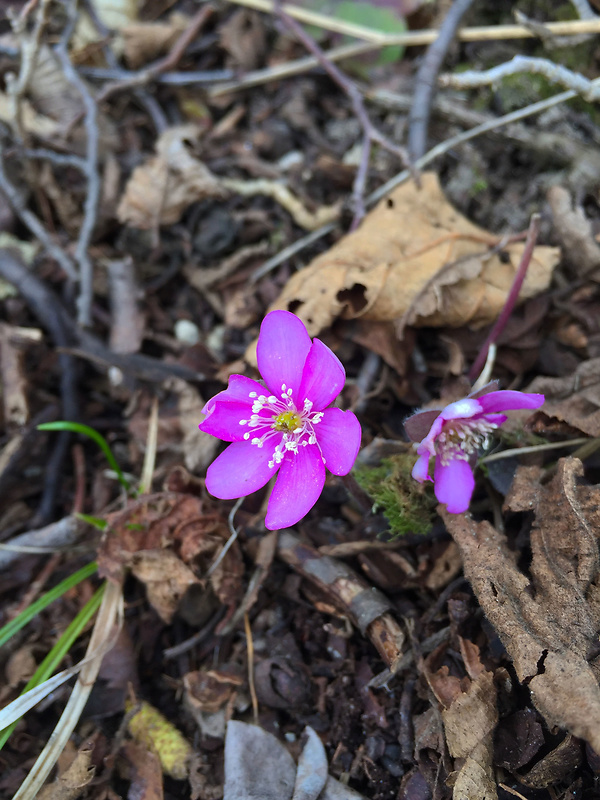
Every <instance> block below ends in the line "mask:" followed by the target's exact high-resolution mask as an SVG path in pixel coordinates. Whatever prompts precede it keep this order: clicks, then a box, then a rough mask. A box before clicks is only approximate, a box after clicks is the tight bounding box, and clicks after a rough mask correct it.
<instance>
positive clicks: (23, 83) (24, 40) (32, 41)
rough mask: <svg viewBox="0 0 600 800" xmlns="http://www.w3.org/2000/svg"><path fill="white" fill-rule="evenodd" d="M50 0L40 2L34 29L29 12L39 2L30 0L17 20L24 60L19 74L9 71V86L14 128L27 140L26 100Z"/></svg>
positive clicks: (21, 53)
mask: <svg viewBox="0 0 600 800" xmlns="http://www.w3.org/2000/svg"><path fill="white" fill-rule="evenodd" d="M49 7H50V0H41V2H40V3H39V4H37V9H36V11H37V13H36V15H35V20H34V23H33V27H32V30H31V32H29V31H28V26H29V15H30V13H31V12H32V11H33V10H34V8H35V4H31V3H27V4H26V6H25V7H24V8H23V9H22V11H21V13H20V14H19V15H18V16H17V17H15V19H14V21H13V31H14V34H15V36H16V37H17V38H18V39H19V40H20V43H21V52H20V56H21V63H20V66H19V74H18V76H16V77H15V76H14V75H12V74H11V73H7V74H6V77H5V80H6V88H7V93H8V96H9V98H10V100H11V104H12V113H13V119H14V126H13V127H14V130H15V134H16V137H17V139H18V140H20V141H21V142H23V141H24V140H25V129H24V125H23V104H22V102H21V101H22V99H23V97H24V95H25V93H26V91H27V88H28V86H29V83H30V81H31V78H32V76H33V73H34V70H35V66H36V63H37V57H38V53H39V50H40V45H41V42H42V34H43V33H44V29H45V27H46V22H47V18H48V9H49Z"/></svg>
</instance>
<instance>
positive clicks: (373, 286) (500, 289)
mask: <svg viewBox="0 0 600 800" xmlns="http://www.w3.org/2000/svg"><path fill="white" fill-rule="evenodd" d="M422 182H423V188H422V189H421V190H419V189H417V188H416V186H415V185H414V184H413V183H406V184H404V185H403V186H401V187H400V188H398V189H396V191H395V192H393V193H392V194H391V195H390V196H389V197H388V198H387V199H385V200H383V201H382V202H381V203H380V204H379V205H378V206H377V207H376V208H375V210H374V211H372V212H371V213H370V214H369V215H368V216H367V217H366V218H365V220H364V221H363V223H362V225H361V226H360V228H359V229H358V230H356V231H354V232H353V233H350V234H348V235H347V236H345V237H344V238H343V239H342V240H341V241H339V242H338V243H337V244H335V245H334V246H333V247H332V248H331V249H330V250H329V251H327V252H326V253H323V254H322V255H320V256H318V257H317V258H316V259H314V260H313V261H312V262H311V263H310V264H309V265H308V266H307V267H306V268H305V269H302V270H300V271H299V272H297V273H296V274H294V275H293V276H292V277H291V278H290V280H289V281H288V283H287V284H286V286H285V287H284V289H283V292H282V293H281V295H280V297H279V298H278V300H277V301H276V303H275V304H274V305H273V306H272V307H271V309H274V308H283V309H287V310H289V311H293V312H294V313H295V314H297V315H298V316H299V317H300V318H301V319H302V321H303V322H304V323H305V325H306V327H307V328H308V332H309V333H310V335H311V336H316V335H317V334H318V333H319V332H320V331H321V330H323V329H324V328H328V327H329V326H330V325H331V324H332V322H333V321H334V320H335V319H337V318H338V317H342V318H344V319H354V318H356V317H362V318H363V319H369V320H377V321H380V322H381V321H391V320H395V321H397V322H399V323H400V324H401V326H402V327H403V326H404V325H407V324H409V325H415V326H445V325H448V326H454V327H459V326H461V325H471V326H481V325H485V324H487V323H490V322H492V321H493V320H494V319H495V318H496V317H497V316H498V314H499V313H500V310H501V309H502V307H503V305H504V302H505V300H506V297H507V294H508V291H509V289H510V286H511V284H512V282H513V279H514V276H515V271H516V269H517V267H518V264H519V261H520V259H521V254H522V252H523V247H524V245H523V243H513V244H510V245H507V247H506V248H504V249H503V251H502V254H500V253H496V252H494V251H493V250H492V247H493V246H496V245H497V244H498V242H499V240H498V239H497V238H496V237H494V236H493V235H492V234H490V233H488V232H487V231H485V230H483V229H482V228H479V227H478V226H477V225H474V224H473V223H472V222H469V220H467V219H466V218H465V217H463V216H462V215H461V214H459V213H458V211H457V210H456V209H455V208H453V207H452V206H451V205H450V204H449V203H448V202H447V200H446V198H445V197H444V194H443V192H442V190H441V187H440V185H439V181H438V179H437V176H436V175H435V174H434V173H425V174H424V175H423V176H422ZM558 256H559V251H558V250H557V249H556V248H552V247H536V248H535V251H534V255H533V258H532V260H531V265H530V267H529V271H528V274H527V278H526V280H525V283H524V285H523V288H522V290H521V295H520V298H521V300H525V299H527V298H530V297H533V296H534V295H536V294H538V293H540V292H542V291H544V290H545V289H547V288H548V286H549V284H550V280H551V277H552V270H553V268H554V266H555V264H556V263H557V262H558Z"/></svg>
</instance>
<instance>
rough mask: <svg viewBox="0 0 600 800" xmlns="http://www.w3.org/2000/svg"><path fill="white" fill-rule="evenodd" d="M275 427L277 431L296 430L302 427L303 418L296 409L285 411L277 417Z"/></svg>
mask: <svg viewBox="0 0 600 800" xmlns="http://www.w3.org/2000/svg"><path fill="white" fill-rule="evenodd" d="M273 427H274V428H275V430H276V431H295V430H296V428H300V427H302V418H301V416H300V414H298V413H297V412H296V411H284V412H283V413H282V414H278V415H277V416H276V417H275V422H274V423H273Z"/></svg>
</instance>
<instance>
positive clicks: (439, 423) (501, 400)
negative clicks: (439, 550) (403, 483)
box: [404, 381, 544, 514]
mask: <svg viewBox="0 0 600 800" xmlns="http://www.w3.org/2000/svg"><path fill="white" fill-rule="evenodd" d="M497 385H498V384H497V382H495V381H494V382H492V383H489V384H488V385H487V386H485V387H484V388H483V389H480V390H479V391H478V392H474V393H473V394H470V395H469V396H468V397H465V398H464V399H463V400H457V401H456V402H455V403H450V405H448V406H446V408H444V409H443V410H442V411H439V410H437V411H436V410H432V411H418V412H417V413H416V414H414V415H413V416H412V417H409V418H408V419H407V420H406V422H405V423H404V428H405V430H406V432H407V434H408V436H409V438H410V439H412V440H413V441H414V442H418V445H416V450H417V453H418V454H419V458H418V459H417V462H416V464H415V466H414V467H413V471H412V476H413V478H415V480H417V481H419V483H423V482H424V481H426V480H427V481H433V482H434V486H435V496H436V497H437V499H438V500H439V501H440V503H445V504H446V508H447V509H448V511H449V512H450V513H451V514H460V513H462V512H463V511H466V510H467V509H468V508H469V503H470V502H471V495H472V494H473V489H474V488H475V478H474V477H473V466H474V464H475V460H476V458H477V451H478V450H480V449H481V448H482V447H485V446H486V444H487V440H488V437H489V435H490V434H491V433H492V431H494V430H496V428H499V427H500V426H501V425H502V424H503V423H504V422H506V419H507V417H506V415H505V414H502V413H500V412H502V411H507V410H516V409H523V408H531V409H534V408H539V407H540V406H541V405H542V404H543V403H544V395H543V394H525V393H524V392H512V391H493V389H494V388H495V387H496V386H497ZM432 456H435V468H434V471H433V478H432V477H431V475H429V459H430V458H431V457H432Z"/></svg>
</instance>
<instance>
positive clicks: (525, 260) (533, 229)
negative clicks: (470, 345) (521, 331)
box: [469, 214, 541, 382]
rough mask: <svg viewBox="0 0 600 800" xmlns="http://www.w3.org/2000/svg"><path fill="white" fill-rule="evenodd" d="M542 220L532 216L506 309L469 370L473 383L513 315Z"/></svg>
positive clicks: (538, 216) (537, 215)
mask: <svg viewBox="0 0 600 800" xmlns="http://www.w3.org/2000/svg"><path fill="white" fill-rule="evenodd" d="M540 219H541V217H540V215H539V214H532V216H531V221H530V223H529V230H528V231H527V239H526V240H525V249H524V250H523V255H522V256H521V263H520V264H519V267H518V269H517V272H516V275H515V279H514V281H513V284H512V286H511V287H510V292H509V293H508V297H507V298H506V302H505V303H504V308H503V309H502V311H501V313H500V316H499V317H498V319H497V320H496V323H495V324H494V327H493V328H492V330H491V331H490V332H489V334H488V337H487V339H486V340H485V342H484V343H483V346H482V348H481V350H480V351H479V353H478V354H477V358H476V359H475V361H474V362H473V366H472V367H471V369H470V370H469V380H470V381H471V382H473V381H474V380H475V379H476V378H477V376H478V375H479V373H480V372H481V370H482V368H483V365H484V364H485V360H486V358H487V354H488V350H489V349H490V345H491V344H495V343H496V342H497V341H498V338H499V336H500V334H501V333H502V331H503V330H504V328H505V327H506V323H507V322H508V319H509V317H510V315H511V314H512V312H513V309H514V307H515V305H516V302H517V300H518V298H519V293H520V291H521V287H522V286H523V281H524V280H525V276H526V275H527V270H528V268H529V264H530V263H531V257H532V256H533V249H534V247H535V243H536V241H537V237H538V234H539V232H540Z"/></svg>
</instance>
